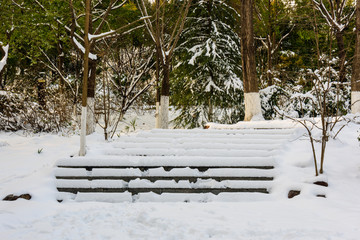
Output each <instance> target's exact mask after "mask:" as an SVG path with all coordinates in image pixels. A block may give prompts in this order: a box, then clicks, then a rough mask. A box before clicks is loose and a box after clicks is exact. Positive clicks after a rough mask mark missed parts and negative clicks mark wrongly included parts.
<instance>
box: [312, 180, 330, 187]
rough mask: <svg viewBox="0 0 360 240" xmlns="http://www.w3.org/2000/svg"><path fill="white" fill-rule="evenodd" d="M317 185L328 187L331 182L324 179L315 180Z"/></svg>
mask: <svg viewBox="0 0 360 240" xmlns="http://www.w3.org/2000/svg"><path fill="white" fill-rule="evenodd" d="M314 184H315V185H319V186H323V187H328V186H329V184H328V183H327V182H324V181H316V182H314Z"/></svg>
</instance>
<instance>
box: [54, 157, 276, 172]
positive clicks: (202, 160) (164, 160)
mask: <svg viewBox="0 0 360 240" xmlns="http://www.w3.org/2000/svg"><path fill="white" fill-rule="evenodd" d="M274 165H275V160H274V157H273V156H267V157H255V156H254V157H241V156H239V157H228V156H227V157H222V156H219V157H214V156H99V157H74V158H65V159H60V160H58V161H57V163H56V166H57V167H63V168H76V167H79V168H80V167H81V168H83V167H87V168H89V169H90V168H131V167H138V168H140V167H141V168H158V167H166V168H168V169H171V168H179V167H193V168H273V166H274Z"/></svg>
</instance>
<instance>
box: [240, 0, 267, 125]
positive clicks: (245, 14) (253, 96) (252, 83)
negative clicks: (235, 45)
mask: <svg viewBox="0 0 360 240" xmlns="http://www.w3.org/2000/svg"><path fill="white" fill-rule="evenodd" d="M253 6H254V1H253V0H241V10H240V11H241V12H240V15H241V55H242V70H243V84H244V101H245V119H244V120H245V121H250V120H260V119H263V116H262V113H261V104H260V95H259V88H258V81H257V78H256V65H255V45H254V26H253Z"/></svg>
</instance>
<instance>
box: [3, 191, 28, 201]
mask: <svg viewBox="0 0 360 240" xmlns="http://www.w3.org/2000/svg"><path fill="white" fill-rule="evenodd" d="M19 198H23V199H26V200H30V199H31V195H30V194H28V193H26V194H21V195H20V196H16V195H13V194H9V195H7V196H6V197H5V198H4V199H3V201H16V200H18V199H19Z"/></svg>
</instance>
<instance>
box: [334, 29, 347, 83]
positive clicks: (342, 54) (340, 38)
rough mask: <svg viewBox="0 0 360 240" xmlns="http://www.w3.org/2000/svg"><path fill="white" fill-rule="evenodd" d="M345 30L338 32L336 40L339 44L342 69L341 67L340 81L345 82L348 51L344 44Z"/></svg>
mask: <svg viewBox="0 0 360 240" xmlns="http://www.w3.org/2000/svg"><path fill="white" fill-rule="evenodd" d="M343 35H344V34H343V32H339V31H337V32H336V42H337V46H338V51H339V53H338V55H339V60H340V64H339V65H340V69H339V82H341V83H343V82H345V80H346V79H345V77H346V76H345V74H346V71H345V60H346V59H345V58H346V52H345V44H344V36H343Z"/></svg>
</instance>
